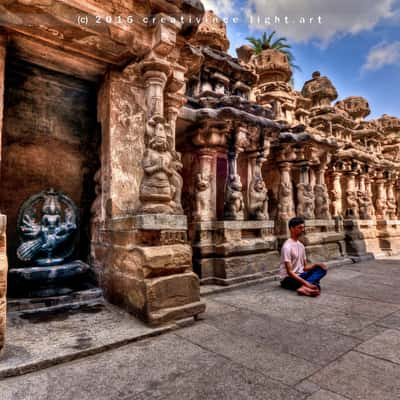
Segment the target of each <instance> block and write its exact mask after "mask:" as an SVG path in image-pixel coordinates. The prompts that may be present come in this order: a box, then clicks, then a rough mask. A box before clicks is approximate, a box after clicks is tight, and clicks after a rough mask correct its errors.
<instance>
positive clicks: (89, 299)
mask: <svg viewBox="0 0 400 400" xmlns="http://www.w3.org/2000/svg"><path fill="white" fill-rule="evenodd" d="M103 303H104V299H103V293H102V291H101V289H99V288H96V287H92V288H88V289H83V290H79V291H76V292H72V293H69V294H67V295H62V296H51V297H40V298H29V299H25V298H21V299H19V298H18V299H16V298H9V299H7V312H8V313H40V312H51V311H62V310H69V309H76V308H81V307H86V306H93V305H96V304H103Z"/></svg>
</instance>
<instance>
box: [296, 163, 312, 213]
mask: <svg viewBox="0 0 400 400" xmlns="http://www.w3.org/2000/svg"><path fill="white" fill-rule="evenodd" d="M299 169H300V175H299V183H298V184H297V209H296V215H297V216H298V217H302V218H305V219H314V216H315V215H314V208H315V202H314V201H315V198H314V188H313V184H312V183H311V176H310V175H312V176H314V174H313V173H312V169H311V168H310V166H309V165H308V163H307V162H304V164H303V165H301V166H300V167H299ZM313 180H314V181H315V179H313Z"/></svg>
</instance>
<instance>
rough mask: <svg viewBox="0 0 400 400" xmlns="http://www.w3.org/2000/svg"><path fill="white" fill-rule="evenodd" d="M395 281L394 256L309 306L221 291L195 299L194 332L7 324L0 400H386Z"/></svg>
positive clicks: (72, 322) (394, 392)
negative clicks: (199, 309)
mask: <svg viewBox="0 0 400 400" xmlns="http://www.w3.org/2000/svg"><path fill="white" fill-rule="evenodd" d="M399 271H400V258H399V257H397V258H396V257H390V258H385V259H379V260H371V261H368V262H361V263H355V264H351V265H346V266H343V267H341V268H335V269H332V270H331V271H330V272H329V273H328V276H327V277H326V278H324V280H323V284H322V288H323V291H322V295H321V296H320V297H318V298H304V297H299V296H297V295H296V294H295V293H293V292H289V291H285V290H282V289H280V288H279V287H278V285H277V282H276V281H272V282H264V283H261V284H259V285H253V286H248V287H245V288H244V287H242V288H240V289H236V290H229V288H224V289H225V290H229V291H226V292H224V293H218V294H213V295H210V296H207V297H206V298H205V302H206V304H207V312H206V313H205V314H204V316H203V317H202V319H201V321H199V322H197V323H195V324H194V325H190V324H186V325H185V324H181V325H180V326H179V327H180V328H181V329H179V330H176V328H177V327H178V325H168V326H165V327H163V328H162V329H160V328H159V329H152V328H149V327H147V326H145V325H143V324H142V323H141V322H138V321H137V320H135V319H133V318H132V317H130V316H129V315H128V314H126V313H124V312H123V311H120V310H117V309H115V308H113V307H109V306H106V307H105V308H100V309H98V310H91V311H90V312H89V311H86V312H81V313H71V314H64V315H59V316H58V317H57V318H48V319H47V320H46V319H42V320H35V319H27V318H25V319H22V318H20V317H18V318H14V317H13V316H11V317H9V335H8V337H9V340H8V342H7V346H6V351H5V353H4V358H3V359H2V360H1V361H0V377H1V378H0V393H1V398H2V400H11V399H12V400H26V399H35V400H47V399H49V398H51V399H52V400H61V399H62V400H75V399H77V398H80V399H88V400H89V399H93V398H96V399H99V400H109V399H135V400H141V399H146V400H156V399H163V400H164V399H165V400H175V399H177V398H180V399H191V400H210V399H235V400H249V399H270V400H347V399H360V400H376V399H379V400H392V399H394V398H397V397H398V393H400V353H399V350H398V349H399V343H400V294H399V291H398V287H399V285H400V274H399ZM192 321H193V319H192ZM299 332H301V333H302V334H301V335H299ZM160 333H165V334H164V335H162V337H151V336H155V335H159V334H160ZM305 338H306V339H305ZM140 339H146V340H142V341H140V342H139V343H135V342H136V341H138V340H140ZM310 346H312V351H310ZM97 353H98V354H97ZM89 355H90V356H89ZM72 360H74V361H72ZM56 364H59V365H56ZM166 366H167V367H166ZM29 371H32V372H31V373H28V372H29ZM18 374H25V375H24V376H15V375H18ZM5 376H14V377H11V378H7V379H4V377H5Z"/></svg>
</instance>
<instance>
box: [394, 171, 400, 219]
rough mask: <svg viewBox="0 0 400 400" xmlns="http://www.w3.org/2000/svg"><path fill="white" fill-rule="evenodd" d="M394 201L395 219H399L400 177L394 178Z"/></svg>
mask: <svg viewBox="0 0 400 400" xmlns="http://www.w3.org/2000/svg"><path fill="white" fill-rule="evenodd" d="M395 189H396V192H395V193H396V202H397V219H400V178H399V177H397V179H396V186H395Z"/></svg>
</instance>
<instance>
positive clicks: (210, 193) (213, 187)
mask: <svg viewBox="0 0 400 400" xmlns="http://www.w3.org/2000/svg"><path fill="white" fill-rule="evenodd" d="M215 162H216V150H214V149H211V148H202V149H201V150H199V172H198V173H197V175H196V177H195V196H196V197H195V213H194V219H195V220H196V221H214V220H216V219H217V182H216V179H215Z"/></svg>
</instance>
